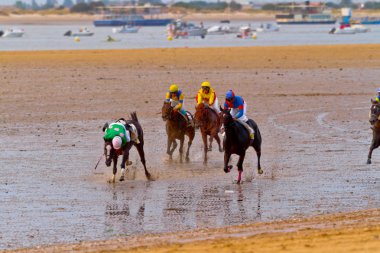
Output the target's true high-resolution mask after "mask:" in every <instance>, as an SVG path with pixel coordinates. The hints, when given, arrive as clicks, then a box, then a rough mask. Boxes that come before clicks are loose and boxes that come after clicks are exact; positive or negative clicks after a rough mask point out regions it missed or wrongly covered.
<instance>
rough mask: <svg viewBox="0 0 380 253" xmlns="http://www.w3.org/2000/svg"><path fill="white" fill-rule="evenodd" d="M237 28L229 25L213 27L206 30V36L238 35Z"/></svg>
mask: <svg viewBox="0 0 380 253" xmlns="http://www.w3.org/2000/svg"><path fill="white" fill-rule="evenodd" d="M238 32H239V27H237V26H229V25H214V26H211V27H209V28H207V35H224V34H231V33H238Z"/></svg>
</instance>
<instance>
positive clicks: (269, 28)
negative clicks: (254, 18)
mask: <svg viewBox="0 0 380 253" xmlns="http://www.w3.org/2000/svg"><path fill="white" fill-rule="evenodd" d="M254 30H255V31H256V32H278V31H280V27H279V26H278V25H277V24H271V23H268V24H265V25H264V24H261V25H260V27H258V28H256V29H254Z"/></svg>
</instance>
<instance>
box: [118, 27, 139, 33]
mask: <svg viewBox="0 0 380 253" xmlns="http://www.w3.org/2000/svg"><path fill="white" fill-rule="evenodd" d="M139 29H140V27H138V26H122V27H119V28H112V32H113V33H137V32H138V31H139Z"/></svg>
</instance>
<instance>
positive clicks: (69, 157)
mask: <svg viewBox="0 0 380 253" xmlns="http://www.w3.org/2000/svg"><path fill="white" fill-rule="evenodd" d="M379 49H380V46H379V45H347V46H346V45H344V46H300V47H251V48H212V49H188V48H181V49H149V50H125V51H122V50H112V51H53V52H1V53H0V69H1V73H2V77H1V80H2V81H1V89H0V96H1V100H0V127H1V129H2V131H1V133H0V136H1V138H0V160H1V165H0V169H1V173H2V175H3V176H2V179H1V181H0V187H1V191H0V198H1V199H2V200H3V201H2V213H1V214H0V218H1V219H0V220H1V221H0V225H1V227H2V228H3V229H2V231H1V232H0V246H1V248H2V249H15V248H23V247H33V246H37V245H51V244H53V245H54V244H60V245H62V244H66V243H75V242H79V241H93V240H104V239H112V238H120V239H117V240H113V241H110V242H107V243H106V246H105V248H101V245H99V244H96V243H95V244H94V245H92V243H91V242H88V243H87V242H86V243H82V244H79V246H75V245H76V244H74V246H73V245H72V244H70V246H59V247H58V248H55V249H56V250H60V249H62V250H63V249H65V248H67V247H69V248H70V247H73V248H76V247H79V248H78V249H82V250H97V249H98V248H97V247H99V250H104V249H107V248H108V249H111V247H114V245H116V246H115V247H117V245H118V243H120V247H127V248H128V247H130V246H131V245H130V244H129V243H130V242H129V241H128V239H129V238H138V239H136V240H139V241H140V244H137V245H135V246H141V245H144V240H145V239H144V238H145V237H146V235H147V234H151V235H150V236H152V238H155V234H160V235H157V236H159V237H164V239H165V238H166V236H165V234H162V233H169V235H168V237H170V233H173V232H174V233H178V232H181V233H184V235H185V238H186V235H189V238H188V239H184V238H180V239H178V240H173V242H177V243H183V241H187V240H190V241H192V240H195V241H198V240H199V237H197V236H195V237H196V238H192V237H191V236H190V235H191V234H192V233H193V232H184V231H192V230H194V229H195V230H201V232H202V233H206V234H208V233H210V235H212V234H213V233H216V234H218V236H219V235H220V236H224V234H226V235H229V233H230V232H231V234H234V231H233V230H234V229H236V231H237V232H236V231H235V232H236V233H235V234H234V235H233V236H234V237H235V236H238V237H239V238H243V239H244V243H247V244H250V241H249V240H251V239H252V240H253V241H254V242H255V244H254V245H252V247H253V248H252V249H254V250H255V251H256V250H259V249H265V247H272V245H274V246H275V245H277V246H278V247H280V246H281V242H282V240H285V241H284V245H285V248H288V246H289V247H290V248H291V247H293V246H295V247H298V248H295V249H294V250H295V251H296V250H297V249H298V250H299V251H300V252H302V251H303V249H305V247H306V248H307V249H308V250H309V248H312V249H314V248H313V247H314V245H315V246H316V247H315V249H322V248H321V247H322V246H323V247H328V248H327V249H328V250H330V251H333V250H334V249H338V247H341V246H342V247H345V246H344V245H347V247H348V248H344V249H343V250H342V251H345V250H348V249H354V250H355V249H356V250H358V251H360V250H362V251H363V249H366V248H364V246H363V247H361V246H360V245H359V244H358V241H353V242H352V244H349V243H347V240H348V239H347V238H350V239H349V240H351V237H349V236H350V235H351V234H354V235H356V236H355V238H363V240H364V239H365V238H373V240H374V241H375V242H376V240H377V239H376V238H378V237H377V235H378V232H379V228H378V227H376V225H377V224H378V211H376V210H375V211H365V210H367V209H373V208H378V207H379V206H380V196H379V195H378V194H376V192H379V190H380V188H379V187H380V186H379V180H380V175H379V170H378V163H379V162H380V158H378V156H379V155H378V152H377V151H375V152H374V155H373V164H372V165H366V164H365V161H366V156H367V151H368V147H369V143H370V140H371V131H370V129H369V123H368V109H369V99H370V98H371V97H373V96H374V95H375V91H376V88H377V86H378V85H379V83H378V76H379V74H380V70H379V69H380V68H379V67H380V50H379ZM206 79H208V80H210V82H211V84H212V85H213V86H214V87H215V88H216V92H217V94H218V96H219V97H223V94H224V93H225V92H226V91H227V90H228V89H229V88H233V89H234V90H235V92H236V93H237V94H242V95H243V97H244V99H245V100H246V101H247V103H248V115H249V116H250V117H252V118H254V119H255V120H256V122H257V123H258V124H259V127H260V130H261V133H262V135H263V158H262V165H263V169H264V174H263V175H257V173H256V170H255V164H256V157H255V156H254V152H253V151H252V150H251V151H249V154H248V155H247V157H246V162H245V172H244V183H243V184H242V185H240V186H238V185H235V184H233V183H232V182H231V177H230V175H226V174H224V172H223V170H222V166H223V154H221V153H218V152H216V148H214V151H213V152H212V153H211V154H210V158H209V163H208V164H207V166H204V165H203V163H202V162H203V159H202V144H201V141H200V136H199V133H197V134H196V138H195V142H194V144H193V147H192V149H191V151H190V153H191V155H190V158H191V162H190V163H184V164H180V163H179V161H178V153H176V155H175V157H176V158H175V160H174V161H168V159H167V157H166V155H165V152H164V150H165V149H166V146H165V145H166V138H165V131H164V123H163V122H162V120H161V117H160V115H159V113H160V108H161V105H162V101H163V97H164V94H165V92H166V90H167V88H168V86H169V85H170V84H171V83H173V82H175V83H177V84H179V85H180V87H181V88H182V89H183V90H184V91H185V95H186V103H187V107H188V110H190V111H193V108H194V105H195V102H194V96H195V94H196V92H197V90H198V89H199V86H200V83H201V82H202V81H203V80H206ZM221 100H222V99H221ZM131 111H137V113H138V117H139V119H140V121H141V123H142V125H143V127H144V131H145V138H146V144H145V152H146V153H147V163H148V168H149V169H150V170H151V172H152V174H153V175H154V177H155V178H156V181H154V182H147V181H146V179H145V178H144V176H143V172H142V171H143V170H142V168H141V164H140V163H139V161H138V157H137V155H136V152H135V151H132V154H131V156H132V161H133V162H134V165H133V166H132V167H131V168H130V174H129V177H128V178H129V180H127V181H126V182H121V183H120V182H117V183H116V184H115V185H109V184H108V183H106V181H107V179H108V178H109V177H110V175H111V169H110V168H106V167H105V165H104V163H103V162H102V163H101V164H100V166H99V167H98V169H97V170H96V171H94V170H93V168H94V165H95V163H96V161H97V159H98V158H99V155H100V154H101V153H102V141H101V137H102V132H101V127H102V126H103V124H104V122H106V121H110V120H112V119H117V118H119V117H126V116H127V115H128V113H129V112H131ZM214 147H216V146H215V145H214ZM234 163H235V162H234ZM359 210H361V212H357V213H351V214H346V215H345V214H343V215H341V216H340V215H333V214H335V213H341V212H353V211H359ZM326 215H327V216H326ZM314 216H318V217H321V218H318V217H317V218H310V217H314ZM294 219H297V221H300V223H301V224H302V223H303V224H305V223H306V224H308V223H307V222H308V221H309V219H312V220H313V219H315V220H314V221H315V222H314V223H313V224H314V225H315V226H314V225H313V226H311V228H312V229H311V230H310V234H309V230H306V231H304V230H303V228H304V227H303V226H302V225H297V224H299V223H297V222H296V223H294ZM361 219H365V221H363V222H354V221H355V220H358V221H360V220H361ZM346 220H347V222H346ZM247 223H251V224H253V225H247V227H250V226H251V228H252V230H253V231H251V229H249V230H250V231H249V233H250V234H249V236H254V237H252V238H251V237H249V236H248V237H247V236H245V235H241V233H243V232H241V230H239V227H238V228H234V227H231V228H223V227H226V226H235V225H241V224H247ZM259 223H260V224H264V225H262V226H261V225H257V224H259ZM347 223H349V226H346V225H347ZM280 224H281V226H283V227H282V229H283V230H282V231H281V233H280V234H278V233H277V232H276V231H273V228H275V227H276V226H277V225H280ZM331 224H338V225H337V228H336V229H334V227H331V226H330V225H331ZM363 224H366V225H363ZM319 225H321V226H322V227H325V228H324V229H322V230H320V229H321V227H319ZM243 226H244V225H243ZM256 226H261V227H260V231H263V232H262V233H260V235H255V231H256ZM366 226H368V227H371V229H370V230H368V231H367V230H366ZM373 227H374V229H373V230H372V228H373ZM218 229H219V230H218ZM293 229H294V230H296V231H298V232H293V233H287V231H289V232H291V231H293ZM346 231H349V232H350V233H347V232H346ZM372 232H373V233H372ZM197 233H198V232H195V234H197ZM202 233H200V237H202V236H203V234H202ZM325 234H327V235H328V236H327V237H328V238H329V239H328V241H329V243H325V241H323V242H322V241H321V240H322V239H324V237H325ZM330 235H331V236H330ZM340 235H342V237H341V236H340ZM150 236H147V237H146V240H147V244H148V242H149V237H150ZM361 236H363V237H361ZM243 239H242V240H243ZM309 239H310V240H312V241H313V242H316V244H312V243H309V242H307V240H309ZM346 239H347V240H346ZM123 240H124V241H123ZM125 240H126V241H125ZM257 240H258V241H260V243H262V244H260V246H257V248H256V241H257ZM342 240H343V242H344V245H341V244H340V242H342ZM169 241H170V240H169ZM274 241H276V244H274ZM170 242H171V241H170ZM223 242H225V243H226V244H228V245H226V244H224V246H225V247H223V248H226V249H229V248H228V247H229V246H231V247H235V246H234V245H235V243H236V242H237V243H238V244H241V243H240V241H235V239H231V240H228V241H226V240H223ZM318 242H322V244H318ZM330 242H332V244H330ZM334 242H336V243H337V244H334ZM372 242H373V241H372V240H371V239H368V243H369V244H368V245H370V246H371V247H370V249H372ZM166 243H167V242H165V241H164V242H163V244H166ZM215 243H217V244H220V241H210V242H209V244H207V243H204V242H200V243H196V244H193V243H191V244H186V245H184V246H183V247H185V248H186V247H203V248H195V251H201V249H207V250H209V249H210V248H209V247H214V245H215ZM287 243H289V245H288V244H287ZM290 244H291V245H290ZM111 245H112V246H111ZM132 245H133V244H132ZM242 245H246V244H242ZM242 245H241V246H242ZM305 245H309V246H310V245H311V246H313V247H309V246H305ZM318 245H322V246H321V247H319V246H318ZM329 245H330V246H329ZM365 245H367V244H365ZM82 246H83V247H84V248H81V247H82ZM274 246H273V247H274ZM277 246H276V247H277ZM60 247H62V248H60ZM86 247H89V248H86ZM92 247H93V248H92ZM154 247H156V246H154ZM170 247H173V248H170ZM176 247H178V246H169V248H167V249H165V248H162V252H165V250H168V251H169V250H179V248H176ZM181 247H182V246H181ZM247 247H248V246H247ZM377 247H378V246H377ZM49 249H51V248H47V250H49ZM230 249H231V248H230ZM268 249H271V248H268ZM323 249H326V248H323ZM375 249H377V250H378V248H375ZM139 250H142V249H139ZM181 250H182V248H181ZM186 250H187V248H186ZM189 250H194V248H189ZM215 250H218V251H221V249H219V248H217V247H216V249H215ZM239 251H240V250H239ZM263 252H265V251H263ZM316 252H317V251H316ZM374 252H375V251H374Z"/></svg>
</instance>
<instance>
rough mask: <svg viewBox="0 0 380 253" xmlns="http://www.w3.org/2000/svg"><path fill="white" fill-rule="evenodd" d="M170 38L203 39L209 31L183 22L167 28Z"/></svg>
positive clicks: (178, 21) (179, 21)
mask: <svg viewBox="0 0 380 253" xmlns="http://www.w3.org/2000/svg"><path fill="white" fill-rule="evenodd" d="M167 32H168V37H171V38H188V37H190V36H191V37H198V36H199V37H201V38H202V39H203V38H205V36H206V34H207V29H205V28H203V27H200V26H195V25H194V24H191V23H190V24H187V23H186V22H183V21H181V20H177V22H176V23H172V24H169V25H168V26H167Z"/></svg>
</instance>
